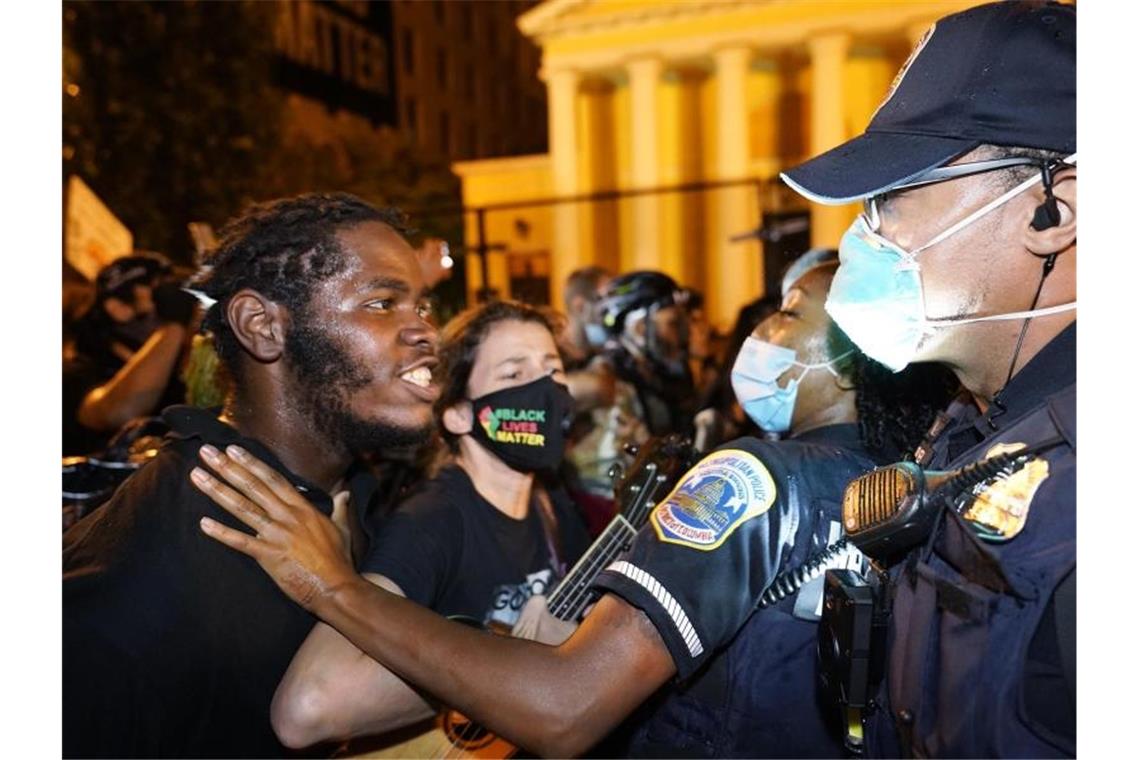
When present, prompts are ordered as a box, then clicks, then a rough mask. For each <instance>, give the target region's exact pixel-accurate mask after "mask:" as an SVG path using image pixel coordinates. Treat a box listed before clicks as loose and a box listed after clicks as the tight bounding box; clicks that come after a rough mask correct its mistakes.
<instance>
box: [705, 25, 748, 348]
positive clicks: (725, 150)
mask: <svg viewBox="0 0 1140 760" xmlns="http://www.w3.org/2000/svg"><path fill="white" fill-rule="evenodd" d="M713 58H714V59H715V61H716V175H717V178H718V179H740V178H744V177H747V176H748V174H749V171H748V168H749V158H748V102H747V97H746V95H747V92H746V88H745V85H746V80H747V77H748V66H749V62H750V61H751V59H752V51H751V50H749V49H748V48H747V47H744V46H737V47H730V48H724V49H721V50H718V51H716V53H714V54H713ZM716 195H717V197H718V198H719V203H718V204H717V214H716V227H715V229H716V246H715V248H714V253H713V255H712V256H710V257H709V262H708V264H709V266H708V270H707V273H706V281H705V283H706V289H705V299H706V309H707V312H708V315H709V319H710V320H711V321H712V322H713V324H714V325H716V326H717V327H718V328H720V329H722V330H727V329H729V328H731V326H732V324H733V322H734V321H735V319H736V314H737V312H738V311H739V310H740V307H741V306H743V305H744V304H746V303H748V302H749V301H751V300H753V299H755V298H757V297H758V296H759V295H760V291H761V282H762V272H761V266H762V265H761V261H760V249H759V246H758V245H757V243H756V242H754V241H751V242H747V243H730V242H729V238H730V237H731V236H733V235H736V234H739V233H741V232H747V231H748V230H750V229H755V227H756V225H757V219H758V216H757V212H758V209H757V208H756V196H755V192H754V190H753V189H752V188H751V187H750V186H747V185H742V186H741V187H733V188H726V189H721V190H717V191H716Z"/></svg>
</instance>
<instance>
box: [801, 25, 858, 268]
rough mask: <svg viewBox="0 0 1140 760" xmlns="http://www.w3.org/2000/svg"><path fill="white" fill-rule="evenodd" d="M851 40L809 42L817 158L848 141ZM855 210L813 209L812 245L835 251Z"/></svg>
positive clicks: (838, 36) (839, 36)
mask: <svg viewBox="0 0 1140 760" xmlns="http://www.w3.org/2000/svg"><path fill="white" fill-rule="evenodd" d="M850 47H851V36H850V35H848V34H843V33H839V32H833V33H830V34H824V35H820V36H818V37H815V38H813V39H811V40H809V41H808V49H809V50H810V52H811V132H810V134H811V146H810V148H811V155H813V156H817V155H819V154H820V153H823V152H825V151H827V150H830V149H831V148H834V147H835V146H836V145H839V144H840V143H841V142H843V141H844V140H846V139H847V124H846V119H845V116H846V110H845V109H844V105H843V89H844V83H845V78H844V66H845V64H846V62H847V51H848V49H849V48H850ZM855 213H856V212H855V211H854V210H853V208H852V207H851V206H849V205H848V206H823V205H820V204H818V203H816V204H812V207H811V244H812V245H813V246H816V247H820V246H827V247H831V248H834V247H836V246H838V245H839V238H840V237H842V236H843V232H844V231H845V230H846V229H847V226H848V225H849V224H850V223H851V219H852V218H853V217H854V215H855Z"/></svg>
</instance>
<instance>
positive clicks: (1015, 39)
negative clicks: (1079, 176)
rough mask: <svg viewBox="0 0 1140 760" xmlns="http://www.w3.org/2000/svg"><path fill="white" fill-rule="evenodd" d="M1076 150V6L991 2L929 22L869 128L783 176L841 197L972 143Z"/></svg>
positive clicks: (901, 178)
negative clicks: (932, 22)
mask: <svg viewBox="0 0 1140 760" xmlns="http://www.w3.org/2000/svg"><path fill="white" fill-rule="evenodd" d="M984 144H990V145H1004V146H1015V147H1022V148H1038V149H1042V150H1051V151H1057V152H1059V153H1066V154H1068V153H1076V151H1077V11H1076V8H1074V7H1073V6H1070V5H1060V4H1057V3H1044V2H1018V1H1015V0H1007V2H998V3H989V4H987V5H981V6H978V7H976V8H971V9H969V10H966V11H962V12H961V13H955V14H953V15H950V16H946V17H945V18H943V19H940V20H938V21H937V22H935V23H934V24H933V25H932V26H931V27H930V29H929V30H927V32H926V35H925V36H924V37H923V38H922V39H921V40H920V41H919V43H918V44H917V45H916V46H915V48H914V51H913V52H912V53H911V54H910V58H909V59H907V62H906V63H904V64H903V67H902V69H901V70H900V71H899V73H898V75H896V76H895V80H894V82H893V83H892V84H891V88H890V90H888V92H887V96H886V98H885V99H884V100H883V102H882V104H881V105H880V106H879V108H878V110H877V111H876V112H875V115H874V116H873V117H872V118H871V123H870V125H869V126H868V127H867V131H866V132H864V133H863V134H862V135H860V136H859V137H856V138H855V139H853V140H849V141H848V142H846V143H844V144H842V145H840V146H839V147H837V148H834V149H832V150H829V151H828V152H826V153H823V154H822V155H819V156H817V157H815V158H813V159H811V160H810V161H807V162H805V163H803V164H800V165H799V166H797V167H795V168H794V169H789V170H788V171H786V172H783V173H782V174H781V175H780V176H781V178H782V179H783V180H784V181H785V182H786V183H788V185H789V186H791V188H792V189H793V190H795V191H796V192H798V193H799V194H800V195H803V196H804V197H806V198H808V199H810V200H813V201H815V202H817V203H824V204H829V205H838V204H842V203H850V202H852V201H857V200H861V199H863V198H868V197H871V196H874V195H879V194H880V193H884V192H886V191H888V190H890V189H891V188H892V187H895V186H897V185H902V184H906V183H907V182H910V181H912V180H915V179H916V178H918V177H920V176H922V175H923V174H925V173H926V172H928V171H930V170H931V169H934V168H937V167H939V166H943V165H945V164H946V163H948V162H949V161H952V160H953V159H955V158H957V157H958V156H960V155H962V154H963V153H966V152H968V151H971V150H973V149H974V148H976V147H978V146H979V145H984Z"/></svg>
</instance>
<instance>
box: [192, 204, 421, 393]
mask: <svg viewBox="0 0 1140 760" xmlns="http://www.w3.org/2000/svg"><path fill="white" fill-rule="evenodd" d="M372 221H376V222H383V223H385V224H387V225H389V226H390V227H392V228H393V229H395V230H396V231H397V232H399V233H400V234H401V235H404V236H407V235H408V234H409V230H408V229H407V227H406V226H405V225H406V223H405V217H404V215H403V214H402V213H401V212H400V211H399V210H397V209H395V208H377V207H376V206H373V205H371V204H369V203H367V202H365V201H363V200H361V199H360V198H357V197H356V196H354V195H349V194H347V193H330V194H318V193H311V194H307V195H298V196H296V197H294V198H283V199H279V200H275V201H269V202H266V203H259V204H255V205H252V206H250V207H248V208H247V209H246V210H245V211H244V212H243V213H242V214H241V215H240V216H238V217H237V218H235V219H233V220H231V221H230V222H229V223H227V224H226V226H225V227H224V228H223V229H222V231H221V240H220V242H219V243H218V245H217V247H216V248H214V249H213V250H212V251H211V252H209V253H208V254H207V255H206V256H205V257H204V260H203V261H202V267H201V269H200V270H199V273H198V275H197V276H196V277H195V280H194V287H196V288H198V289H199V290H201V291H202V292H204V293H205V294H206V295H207V296H209V297H210V298H213V299H215V300H216V301H217V303H215V304H214V305H213V306H212V307H211V308H210V309H208V310H207V312H206V314H205V317H204V318H203V321H202V329H203V330H205V331H209V332H210V333H212V334H213V336H214V347H215V349H216V350H217V352H218V357H219V358H220V359H221V361H222V364H223V365H224V367H225V368H226V370H227V372H228V373H229V374H230V376H231V377H234V378H237V375H238V373H239V372H240V362H239V361H238V357H239V356H240V355H241V353H242V350H241V346H240V344H239V343H238V340H237V338H236V337H235V336H234V334H233V331H232V330H231V329H230V327H229V325H228V324H227V323H226V307H227V305H228V303H229V299H230V298H231V297H232V296H233V295H234V294H235V293H237V292H238V291H239V290H241V289H243V288H251V289H253V290H256V291H257V292H258V293H260V294H262V295H263V296H265V297H266V298H269V299H271V300H272V301H274V302H276V303H279V304H281V305H282V306H284V307H285V308H287V309H288V310H289V313H290V314H291V315H295V316H296V317H301V316H302V315H304V314H305V312H306V309H307V308H308V305H309V300H310V298H311V296H312V293H313V290H314V289H315V287H316V286H317V285H318V284H319V283H321V282H323V281H324V280H327V279H328V278H330V277H332V276H334V275H336V274H339V273H340V272H342V271H344V269H345V267H346V266H347V265H348V259H347V258H346V257H345V255H344V254H345V252H344V250H343V248H342V247H341V245H340V241H339V240H338V238H337V233H339V232H341V231H343V230H346V229H349V228H351V227H355V226H356V225H358V224H361V223H364V222H372Z"/></svg>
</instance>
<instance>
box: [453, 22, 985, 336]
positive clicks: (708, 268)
mask: <svg viewBox="0 0 1140 760" xmlns="http://www.w3.org/2000/svg"><path fill="white" fill-rule="evenodd" d="M976 4H978V3H976V2H963V0H547V1H546V2H544V3H540V4H539V5H537V6H536V7H534V8H533V9H531V10H530V11H528V12H526V13H524V14H523V15H521V16H520V17H519V18H518V26H519V28H520V29H521V30H522V32H523V33H524V34H525V35H527V36H528V37H529V38H530V39H531V40H533V41H534V42H535V43H536V44H537V45H538V46H539V47H541V49H542V65H541V70H540V71H539V72H537V75H538V76H539V77H540V78H541V79H542V80H543V81H544V82H545V83H546V87H547V95H548V99H547V100H548V106H547V107H548V112H547V117H548V124H549V146H550V149H549V152H548V153H547V154H546V155H535V156H522V157H515V158H505V159H490V160H484V161H470V162H460V163H457V164H455V165H454V167H453V168H454V170H455V172H456V173H457V174H458V175H459V176H460V178H461V179H462V182H463V200H464V204H465V205H466V206H468V207H478V206H483V207H489V208H488V211H487V212H486V213H485V215H484V220H483V221H484V236H485V240H486V242H488V243H490V244H491V249H492V250H491V251H490V253H488V254H487V256H488V260H487V280H488V282H487V285H488V286H490V287H493V288H495V289H497V290H498V291H499V293H500V294H502V295H504V296H508V295H509V296H514V297H520V296H521V295H531V296H532V297H533V294H534V293H535V292H536V291H535V283H538V284H539V285H540V286H542V287H540V288H539V290H540V291H544V294H545V295H547V296H549V298H550V299H551V302H552V303H555V304H558V303H560V299H561V284H562V282H563V280H564V279H565V277H566V275H567V274H568V273H569V272H571V271H573V270H574V269H576V268H578V267H581V266H585V265H588V264H601V265H603V266H606V267H609V268H610V269H612V270H614V271H629V270H632V269H641V268H652V269H660V270H663V271H665V272H668V273H669V274H671V275H673V276H674V277H675V278H677V279H678V280H679V281H681V282H682V283H683V284H685V285H689V286H692V287H696V288H699V289H701V290H702V291H704V293H705V295H706V299H707V305H708V311H709V314H710V316H711V318H712V319H713V321H714V322H715V323H716V324H717V325H719V326H721V327H727V326H728V325H729V324H731V322H732V320H733V319H734V318H735V315H736V311H737V309H739V307H740V306H741V305H742V304H744V303H746V302H747V301H749V300H751V299H753V298H755V297H757V296H759V295H761V294H762V292H763V290H764V281H765V272H764V256H763V255H762V253H761V249H760V243H759V242H758V241H756V240H755V239H752V240H745V241H737V242H733V241H732V240H731V239H730V238H732V237H733V236H736V235H739V234H741V233H745V232H747V231H749V230H752V229H755V228H756V227H757V226H758V225H759V223H760V221H761V219H765V220H770V218H772V217H770V216H769V215H770V214H773V213H783V212H789V213H794V212H797V211H798V212H804V213H806V212H807V211H808V207H807V206H806V205H804V204H803V202H802V201H800V200H799V199H798V198H796V197H794V196H793V195H792V194H791V193H790V192H788V191H786V190H785V189H784V188H782V187H781V186H780V183H779V182H778V180H777V179H776V178H777V176H778V174H779V172H780V170H781V169H783V168H784V167H787V166H790V165H793V164H795V163H797V162H799V161H801V160H802V159H804V158H806V157H808V156H810V155H813V154H815V153H818V152H820V151H823V150H826V149H828V148H830V147H832V146H834V145H836V144H838V143H840V142H843V141H844V140H846V139H848V138H849V137H851V136H853V135H855V134H858V133H859V132H861V131H862V130H863V128H864V127H865V126H866V124H867V122H868V121H869V120H870V118H871V116H872V114H873V113H874V111H875V109H876V107H877V106H878V104H879V102H880V101H881V99H882V97H883V95H884V94H885V93H886V91H887V89H888V87H889V85H890V83H891V80H892V78H893V77H894V75H895V72H896V71H897V70H898V69H899V67H900V66H901V64H902V62H903V61H904V60H905V59H906V56H907V55H908V54H909V51H910V49H911V48H912V47H913V45H914V44H915V43H916V42H917V40H918V39H919V38H920V37H921V36H922V34H923V33H924V32H925V31H926V29H927V28H928V27H929V25H930V23H931V22H932V21H933V20H934V19H937V18H938V17H940V16H943V15H945V14H947V13H951V12H954V11H958V10H961V9H963V8H966V7H969V6H972V5H976ZM749 180H750V181H751V182H747V181H749ZM731 181H744V182H739V183H738V184H735V185H734V184H727V183H729V182H731ZM709 184H715V185H716V186H714V187H707V185H709ZM677 186H686V187H687V189H686V190H684V191H669V192H657V193H646V194H641V195H634V196H625V195H621V193H623V192H624V191H630V190H639V189H640V190H645V189H651V188H669V187H677ZM702 186H703V187H702ZM698 188H700V189H698ZM610 191H619V192H618V195H619V196H620V197H616V198H613V197H607V198H606V199H601V200H599V199H585V200H579V201H577V202H572V203H547V201H549V200H550V199H553V198H569V197H580V196H589V195H591V194H597V193H605V192H610ZM539 201H542V202H543V203H542V204H541V205H527V204H536V202H539ZM854 213H855V209H854V208H851V207H840V208H820V207H816V208H811V209H810V241H811V243H812V244H814V245H836V244H837V243H838V241H839V237H840V235H841V234H842V232H843V231H844V230H845V229H846V227H847V225H848V224H849V223H850V221H851V218H852V217H853V214H854ZM477 233H478V230H477V218H476V216H475V215H471V214H469V215H468V228H467V240H468V241H469V242H471V241H474V240H476V239H477ZM468 257H469V258H468V261H467V262H466V263H467V273H468V285H469V290H470V293H471V294H474V292H475V291H476V290H477V289H478V288H480V287H482V286H483V284H484V283H483V282H482V278H481V264H480V262H479V260H478V256H477V255H475V254H474V253H469V254H468ZM772 274H773V273H771V272H769V273H768V279H769V282H771V278H772ZM543 283H545V285H543Z"/></svg>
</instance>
